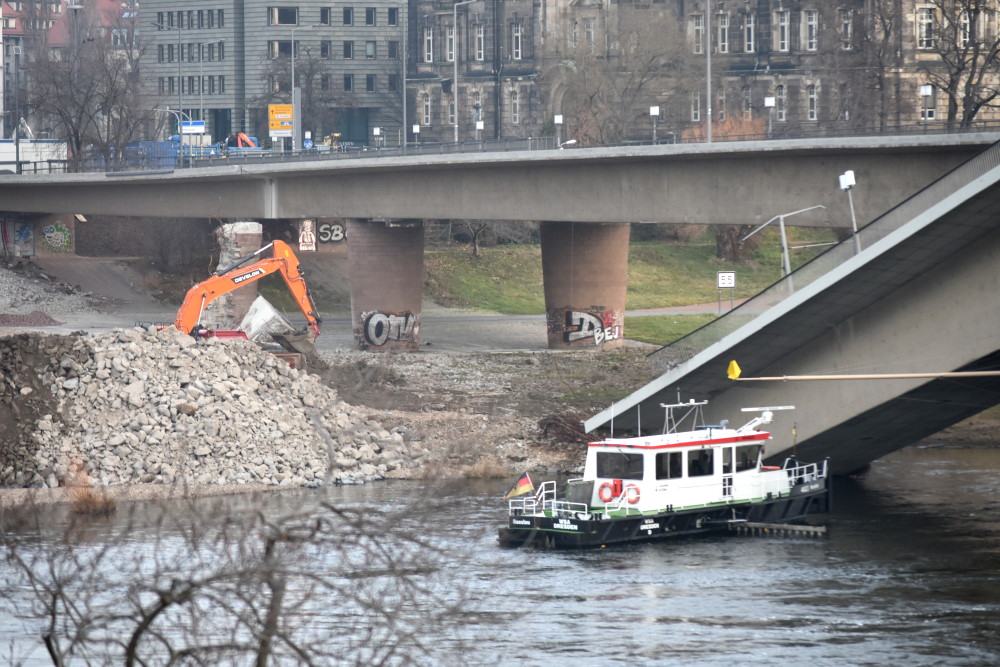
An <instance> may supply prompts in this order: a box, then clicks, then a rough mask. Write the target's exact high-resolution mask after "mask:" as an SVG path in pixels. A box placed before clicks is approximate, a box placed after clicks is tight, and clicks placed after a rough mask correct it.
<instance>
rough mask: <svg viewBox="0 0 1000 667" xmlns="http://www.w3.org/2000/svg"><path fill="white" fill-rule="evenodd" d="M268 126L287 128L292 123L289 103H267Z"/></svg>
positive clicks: (276, 128) (273, 128) (275, 128)
mask: <svg viewBox="0 0 1000 667" xmlns="http://www.w3.org/2000/svg"><path fill="white" fill-rule="evenodd" d="M267 118H268V126H269V127H270V129H272V130H287V129H289V128H290V127H291V125H292V105H291V104H269V105H267Z"/></svg>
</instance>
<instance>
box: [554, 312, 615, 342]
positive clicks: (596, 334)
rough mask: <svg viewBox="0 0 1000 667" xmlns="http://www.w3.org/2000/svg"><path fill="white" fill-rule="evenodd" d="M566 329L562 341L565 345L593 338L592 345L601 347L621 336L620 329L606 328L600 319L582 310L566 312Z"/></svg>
mask: <svg viewBox="0 0 1000 667" xmlns="http://www.w3.org/2000/svg"><path fill="white" fill-rule="evenodd" d="M566 329H567V330H566V333H565V334H564V340H565V341H566V342H567V343H575V342H576V341H579V340H584V339H585V338H593V339H594V345H601V344H602V343H604V342H606V341H610V340H617V339H618V337H619V336H621V327H619V326H613V327H606V326H604V321H603V320H602V319H601V318H600V317H598V316H597V315H595V314H594V313H588V312H586V311H583V310H567V311H566ZM570 329H572V330H570Z"/></svg>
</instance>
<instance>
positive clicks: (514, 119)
mask: <svg viewBox="0 0 1000 667" xmlns="http://www.w3.org/2000/svg"><path fill="white" fill-rule="evenodd" d="M510 122H511V123H513V124H514V125H517V124H518V123H520V122H521V101H520V98H519V97H518V94H517V91H516V90H512V91H511V93H510Z"/></svg>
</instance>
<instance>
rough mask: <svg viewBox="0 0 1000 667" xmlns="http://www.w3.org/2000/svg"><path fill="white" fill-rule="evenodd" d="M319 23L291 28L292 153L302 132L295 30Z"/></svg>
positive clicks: (315, 25) (316, 26) (297, 145)
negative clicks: (296, 70) (296, 71)
mask: <svg viewBox="0 0 1000 667" xmlns="http://www.w3.org/2000/svg"><path fill="white" fill-rule="evenodd" d="M319 27H321V24H319V23H314V24H313V25H300V26H299V27H298V28H292V49H291V56H292V57H291V70H292V91H291V92H292V152H293V153H294V152H295V151H296V150H298V147H299V144H300V143H301V142H299V136H300V135H301V133H302V112H301V111H300V108H299V102H300V101H301V98H302V93H301V92H300V91H299V89H298V87H297V86H296V85H295V31H296V30H308V29H309V28H319Z"/></svg>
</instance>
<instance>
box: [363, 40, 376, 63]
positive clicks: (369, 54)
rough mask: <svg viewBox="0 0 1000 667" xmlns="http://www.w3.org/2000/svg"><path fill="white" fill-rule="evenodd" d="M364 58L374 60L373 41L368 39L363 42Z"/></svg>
mask: <svg viewBox="0 0 1000 667" xmlns="http://www.w3.org/2000/svg"><path fill="white" fill-rule="evenodd" d="M365 58H367V59H368V60H375V40H372V39H369V40H368V41H366V42H365Z"/></svg>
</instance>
